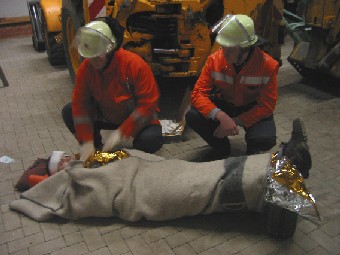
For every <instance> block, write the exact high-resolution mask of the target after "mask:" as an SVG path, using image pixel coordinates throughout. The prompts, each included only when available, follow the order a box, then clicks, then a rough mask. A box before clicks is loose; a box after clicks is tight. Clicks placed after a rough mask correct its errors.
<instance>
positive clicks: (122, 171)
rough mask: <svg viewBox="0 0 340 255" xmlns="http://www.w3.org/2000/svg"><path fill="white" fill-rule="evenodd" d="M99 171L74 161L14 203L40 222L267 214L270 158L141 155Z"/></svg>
mask: <svg viewBox="0 0 340 255" xmlns="http://www.w3.org/2000/svg"><path fill="white" fill-rule="evenodd" d="M127 151H128V152H129V153H130V155H131V156H130V157H128V158H125V159H122V160H117V161H115V162H112V163H110V164H108V165H106V166H102V167H99V168H95V169H89V168H84V167H83V166H82V163H83V162H81V161H74V162H71V164H70V165H69V167H68V168H67V169H65V170H64V171H60V172H58V173H57V174H55V175H53V176H51V177H49V178H48V179H46V180H44V181H43V182H41V183H39V184H38V185H36V186H34V187H33V188H31V189H30V190H28V191H26V192H24V193H22V194H21V196H20V199H18V200H15V201H12V202H11V203H10V208H11V209H12V210H16V211H19V212H21V213H23V214H25V215H27V216H29V217H31V218H32V219H34V220H37V221H46V220H49V219H51V218H52V217H54V216H60V217H62V218H66V219H69V220H76V219H80V218H84V217H91V216H94V217H111V216H116V217H120V218H121V219H123V220H126V221H137V220H140V219H142V218H145V219H148V220H156V221H161V220H170V219H175V218H179V217H184V216H191V215H197V214H209V213H213V212H218V211H223V210H229V209H233V210H234V209H248V210H257V211H260V210H261V209H262V203H263V196H264V186H265V178H266V169H267V165H268V162H269V158H270V155H269V154H262V155H254V156H249V157H237V158H230V159H226V160H218V161H213V162H205V163H195V162H187V161H184V160H177V159H164V158H162V157H158V156H155V155H151V154H147V153H143V152H140V151H137V150H127Z"/></svg>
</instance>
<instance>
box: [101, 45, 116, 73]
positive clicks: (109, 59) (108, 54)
mask: <svg viewBox="0 0 340 255" xmlns="http://www.w3.org/2000/svg"><path fill="white" fill-rule="evenodd" d="M114 52H115V51H114V50H113V51H111V52H109V53H107V54H106V64H105V66H104V67H103V68H102V69H101V71H104V70H105V69H106V68H108V67H109V65H110V63H111V62H112V59H113V55H114Z"/></svg>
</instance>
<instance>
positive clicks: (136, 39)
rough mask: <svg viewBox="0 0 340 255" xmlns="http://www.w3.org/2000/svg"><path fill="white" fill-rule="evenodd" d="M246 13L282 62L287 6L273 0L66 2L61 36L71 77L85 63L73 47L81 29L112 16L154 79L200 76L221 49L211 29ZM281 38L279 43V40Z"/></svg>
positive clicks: (129, 48) (268, 48)
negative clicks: (230, 16)
mask: <svg viewBox="0 0 340 255" xmlns="http://www.w3.org/2000/svg"><path fill="white" fill-rule="evenodd" d="M227 13H230V14H238V13H241V14H247V15H249V16H251V17H252V18H253V19H254V20H255V26H256V30H257V33H258V34H260V35H262V36H263V37H264V38H266V39H267V40H268V41H269V43H268V44H267V46H265V47H267V48H266V50H267V51H268V52H269V53H270V54H271V55H272V56H274V57H275V58H277V59H278V60H279V59H280V57H281V52H280V43H282V40H281V39H282V38H283V33H282V36H280V31H282V32H283V26H282V25H283V18H282V14H283V3H282V1H273V0H252V1H239V0H224V1H223V0H202V1H198V0H106V1H103V0H93V1H86V0H72V1H71V0H62V31H63V35H64V47H65V54H66V60H67V65H68V67H69V71H70V74H71V77H72V78H73V79H74V77H75V73H76V72H77V69H78V67H79V65H80V63H81V61H82V59H81V58H80V57H79V55H78V52H77V49H75V48H73V47H71V46H72V42H73V38H74V36H75V33H76V31H77V30H78V28H79V27H80V26H82V25H84V24H86V23H88V22H89V21H91V20H93V19H95V18H96V17H98V16H108V15H109V16H112V17H113V18H116V19H117V20H118V21H119V22H120V23H121V25H122V26H124V27H125V28H126V29H125V33H124V41H123V44H122V47H123V48H125V49H127V50H130V51H132V52H135V53H137V54H138V55H139V56H141V57H143V58H144V59H145V60H146V62H148V63H149V64H150V66H151V68H152V70H153V72H154V74H155V75H156V76H158V75H159V76H162V77H197V76H198V75H199V73H200V70H201V68H202V66H203V64H204V62H205V60H206V58H207V56H208V55H209V54H210V53H211V52H212V51H214V50H215V49H216V48H217V47H218V45H214V36H213V35H211V33H210V27H211V26H212V25H213V24H214V23H215V22H217V21H218V20H219V19H220V18H222V17H223V15H224V14H227ZM280 37H281V39H280Z"/></svg>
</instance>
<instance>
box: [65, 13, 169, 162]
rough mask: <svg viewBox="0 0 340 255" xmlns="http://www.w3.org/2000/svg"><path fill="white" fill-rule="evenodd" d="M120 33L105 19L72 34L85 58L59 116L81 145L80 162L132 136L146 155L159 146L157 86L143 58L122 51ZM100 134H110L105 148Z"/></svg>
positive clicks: (160, 145) (119, 26)
mask: <svg viewBox="0 0 340 255" xmlns="http://www.w3.org/2000/svg"><path fill="white" fill-rule="evenodd" d="M123 33H124V28H123V27H122V26H121V25H120V24H119V23H118V21H116V20H114V19H112V18H110V17H105V18H101V19H100V20H99V19H98V20H95V21H92V22H90V23H88V24H86V25H85V26H84V27H82V28H80V29H79V31H78V32H77V35H76V41H75V45H77V47H78V52H79V54H80V55H81V56H82V57H84V58H85V60H84V61H83V63H82V64H81V65H80V67H79V69H78V72H77V76H76V84H75V87H74V90H73V95H72V103H69V104H67V105H66V106H65V107H64V108H63V111H62V115H63V119H64V122H65V124H66V126H67V127H68V129H69V130H70V131H71V132H72V133H73V134H74V135H75V136H76V138H77V140H78V142H79V143H80V144H81V148H80V159H81V160H83V161H85V160H86V159H87V158H88V157H89V156H90V155H91V154H93V153H94V152H95V151H96V150H102V151H104V152H106V151H110V150H113V149H114V148H115V147H116V146H118V145H119V144H120V142H121V140H122V139H128V138H131V137H132V138H133V147H134V148H135V149H138V150H142V151H145V152H148V153H154V152H156V151H157V150H159V149H160V148H161V147H162V144H163V139H162V128H161V125H160V122H159V120H158V118H157V113H158V112H159V107H158V100H159V90H158V86H157V83H156V81H155V78H154V76H153V73H152V71H151V69H150V67H149V66H148V64H147V63H146V62H145V61H144V60H143V59H142V58H141V57H139V56H138V55H136V54H134V53H132V52H129V51H126V50H124V49H122V48H120V45H121V43H122V40H123ZM100 130H114V131H113V132H112V133H111V135H109V137H108V139H107V140H106V142H105V144H104V146H103V144H102V137H101V134H100ZM102 146H103V147H102Z"/></svg>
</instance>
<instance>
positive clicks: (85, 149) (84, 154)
mask: <svg viewBox="0 0 340 255" xmlns="http://www.w3.org/2000/svg"><path fill="white" fill-rule="evenodd" d="M95 152H96V149H95V148H94V144H93V141H90V142H85V143H83V144H82V145H81V147H80V151H79V154H80V160H82V161H86V160H87V159H88V158H89V157H90V156H91V155H92V154H94V153H95Z"/></svg>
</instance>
